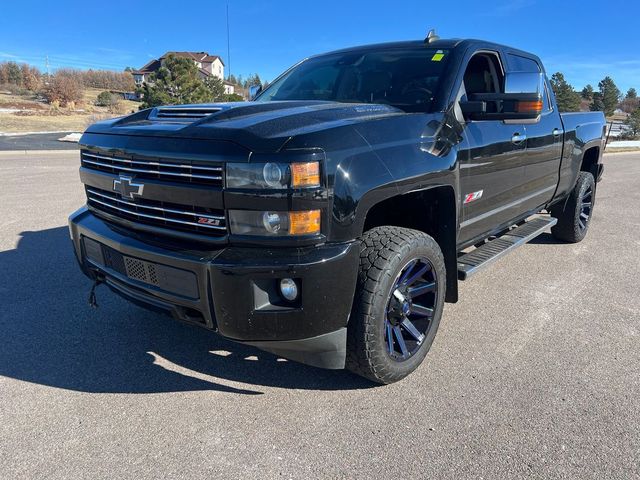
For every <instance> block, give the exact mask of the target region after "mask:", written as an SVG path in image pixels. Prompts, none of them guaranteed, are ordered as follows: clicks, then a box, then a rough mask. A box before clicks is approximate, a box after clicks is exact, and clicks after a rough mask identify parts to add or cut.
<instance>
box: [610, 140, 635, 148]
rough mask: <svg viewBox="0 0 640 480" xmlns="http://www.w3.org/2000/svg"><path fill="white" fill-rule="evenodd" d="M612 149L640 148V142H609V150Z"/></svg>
mask: <svg viewBox="0 0 640 480" xmlns="http://www.w3.org/2000/svg"><path fill="white" fill-rule="evenodd" d="M610 148H640V140H621V141H618V142H609V143H608V144H607V150H609V149H610Z"/></svg>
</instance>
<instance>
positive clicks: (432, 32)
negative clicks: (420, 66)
mask: <svg viewBox="0 0 640 480" xmlns="http://www.w3.org/2000/svg"><path fill="white" fill-rule="evenodd" d="M436 40H440V37H439V36H438V35H436V31H435V29H433V28H432V29H431V30H429V33H427V38H425V39H424V43H431V42H435V41H436Z"/></svg>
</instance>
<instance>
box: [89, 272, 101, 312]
mask: <svg viewBox="0 0 640 480" xmlns="http://www.w3.org/2000/svg"><path fill="white" fill-rule="evenodd" d="M101 283H103V280H102V279H101V278H100V277H98V276H96V279H95V280H94V282H93V285H92V286H91V291H90V292H89V306H90V307H91V308H98V301H97V299H96V288H97V287H98V285H100V284H101Z"/></svg>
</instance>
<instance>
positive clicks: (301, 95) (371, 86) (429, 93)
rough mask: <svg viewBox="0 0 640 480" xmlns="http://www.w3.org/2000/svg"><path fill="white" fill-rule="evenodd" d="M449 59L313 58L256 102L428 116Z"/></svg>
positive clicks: (404, 52) (408, 54)
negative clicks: (382, 107)
mask: <svg viewBox="0 0 640 480" xmlns="http://www.w3.org/2000/svg"><path fill="white" fill-rule="evenodd" d="M448 53H449V52H448V50H436V49H433V48H425V47H411V48H389V49H385V50H367V51H360V52H346V53H336V54H328V55H323V56H320V57H314V58H310V59H308V60H305V61H304V62H302V63H300V64H299V65H297V66H295V67H293V68H292V69H291V70H289V71H288V72H286V73H285V74H284V75H282V76H281V77H280V78H278V79H277V80H276V81H275V82H274V83H272V84H271V85H269V87H268V88H267V89H266V90H265V91H264V92H262V94H260V96H259V97H258V98H256V101H257V102H268V101H273V100H328V101H335V102H343V103H383V104H388V105H393V106H394V107H398V108H401V109H403V110H405V111H408V112H424V111H426V110H427V109H428V108H429V106H430V105H431V102H432V101H433V98H434V95H435V93H436V92H437V90H438V87H439V84H440V77H441V75H442V72H443V71H444V67H445V65H446V62H447V59H448Z"/></svg>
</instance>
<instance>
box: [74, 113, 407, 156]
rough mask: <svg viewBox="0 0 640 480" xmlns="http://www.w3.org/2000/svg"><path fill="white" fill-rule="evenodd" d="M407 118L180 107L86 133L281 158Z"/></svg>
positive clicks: (138, 115) (135, 116) (108, 123)
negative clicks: (339, 134)
mask: <svg viewBox="0 0 640 480" xmlns="http://www.w3.org/2000/svg"><path fill="white" fill-rule="evenodd" d="M402 114H404V112H403V111H402V110H399V109H397V108H395V107H392V106H389V105H380V104H361V103H354V104H352V103H337V102H320V101H278V102H261V103H257V102H233V103H217V104H203V105H179V106H170V107H156V108H152V109H147V110H142V111H140V112H137V113H134V114H132V115H129V116H127V117H122V118H119V119H113V120H108V121H103V122H99V123H96V124H94V125H92V126H90V127H89V128H88V129H87V131H86V132H85V133H87V134H108V135H129V136H131V135H134V136H154V137H168V138H180V139H208V140H225V141H231V142H234V143H236V144H239V145H241V146H243V147H245V148H248V149H249V150H251V151H253V152H258V153H275V152H277V151H279V150H280V149H282V147H284V145H285V144H286V143H287V142H288V141H289V140H290V139H292V138H293V137H296V136H299V135H304V134H308V133H314V132H317V131H320V130H327V129H331V128H336V127H340V126H344V125H348V124H354V123H360V122H365V121H369V120H373V119H379V118H384V117H389V116H394V115H402ZM80 143H81V144H82V143H83V142H82V140H80ZM319 146H321V145H319Z"/></svg>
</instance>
